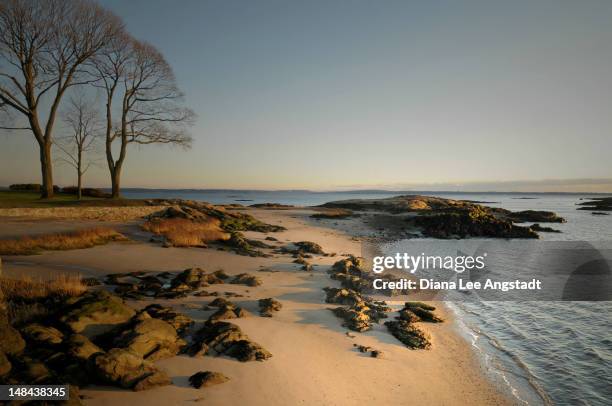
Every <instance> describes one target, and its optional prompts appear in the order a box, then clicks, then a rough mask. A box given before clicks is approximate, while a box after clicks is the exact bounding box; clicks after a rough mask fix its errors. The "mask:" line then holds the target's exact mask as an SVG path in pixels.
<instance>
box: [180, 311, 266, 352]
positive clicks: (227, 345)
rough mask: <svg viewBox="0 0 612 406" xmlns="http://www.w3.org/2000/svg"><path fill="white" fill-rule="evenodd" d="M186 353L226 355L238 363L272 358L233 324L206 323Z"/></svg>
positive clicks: (221, 322)
mask: <svg viewBox="0 0 612 406" xmlns="http://www.w3.org/2000/svg"><path fill="white" fill-rule="evenodd" d="M188 352H189V353H190V354H192V355H205V354H206V355H227V356H229V357H233V358H236V359H238V360H239V361H242V362H246V361H255V360H257V361H263V360H266V359H268V358H270V357H271V356H272V354H270V353H269V352H268V351H266V350H265V349H264V348H263V347H261V346H260V345H259V344H257V343H255V342H252V341H250V340H249V338H248V336H247V335H246V334H244V333H243V332H242V330H241V329H240V327H238V326H237V325H235V324H232V323H228V322H224V321H217V322H207V323H206V324H204V326H203V327H202V328H201V329H200V330H199V331H198V332H196V334H195V336H194V342H193V343H192V345H191V346H190V348H189V350H188Z"/></svg>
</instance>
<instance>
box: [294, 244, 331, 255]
mask: <svg viewBox="0 0 612 406" xmlns="http://www.w3.org/2000/svg"><path fill="white" fill-rule="evenodd" d="M295 246H296V247H297V248H298V251H299V252H301V253H304V252H306V253H309V254H320V255H322V254H324V253H325V252H324V251H323V248H322V247H321V246H320V245H319V244H317V243H315V242H312V241H299V242H296V243H295Z"/></svg>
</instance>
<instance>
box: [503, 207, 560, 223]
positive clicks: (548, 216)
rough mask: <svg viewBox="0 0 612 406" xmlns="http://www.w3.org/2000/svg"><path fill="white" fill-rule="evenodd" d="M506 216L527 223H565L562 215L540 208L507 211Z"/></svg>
mask: <svg viewBox="0 0 612 406" xmlns="http://www.w3.org/2000/svg"><path fill="white" fill-rule="evenodd" d="M508 218H510V219H511V220H512V221H520V222H529V223H535V222H538V223H565V219H564V218H563V217H559V216H557V215H556V214H555V213H553V212H552V211H541V210H524V211H516V212H512V213H509V214H508Z"/></svg>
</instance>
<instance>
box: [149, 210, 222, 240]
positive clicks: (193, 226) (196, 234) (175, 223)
mask: <svg viewBox="0 0 612 406" xmlns="http://www.w3.org/2000/svg"><path fill="white" fill-rule="evenodd" d="M142 228H143V229H144V230H146V231H149V232H152V233H153V234H155V235H163V236H164V237H166V240H167V241H168V243H170V244H172V245H173V246H175V247H202V246H205V245H206V243H207V242H212V241H226V240H228V239H229V238H230V235H229V234H228V233H226V232H225V231H223V230H222V229H221V222H220V221H219V220H218V219H216V218H213V217H209V218H207V219H206V220H201V221H190V220H187V219H181V218H173V219H159V218H156V219H152V220H148V221H147V222H145V223H144V224H143V225H142Z"/></svg>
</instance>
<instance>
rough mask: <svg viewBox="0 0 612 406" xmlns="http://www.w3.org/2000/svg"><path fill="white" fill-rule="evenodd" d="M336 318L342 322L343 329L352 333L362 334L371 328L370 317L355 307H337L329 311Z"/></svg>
mask: <svg viewBox="0 0 612 406" xmlns="http://www.w3.org/2000/svg"><path fill="white" fill-rule="evenodd" d="M330 310H331V311H332V312H333V313H334V314H335V315H336V316H337V317H340V318H341V319H343V320H344V323H343V324H342V325H343V326H344V327H346V328H349V329H351V330H353V331H358V332H360V333H361V332H363V331H368V330H370V329H371V328H372V323H371V322H370V316H369V315H368V314H367V313H366V312H365V311H364V309H362V308H357V307H350V308H346V307H337V308H335V309H330Z"/></svg>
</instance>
